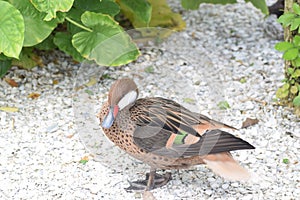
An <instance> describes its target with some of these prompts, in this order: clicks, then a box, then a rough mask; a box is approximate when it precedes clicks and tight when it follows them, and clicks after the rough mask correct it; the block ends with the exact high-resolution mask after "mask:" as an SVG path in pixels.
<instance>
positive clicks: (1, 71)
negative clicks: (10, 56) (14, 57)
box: [0, 60, 11, 78]
mask: <svg viewBox="0 0 300 200" xmlns="http://www.w3.org/2000/svg"><path fill="white" fill-rule="evenodd" d="M10 68H11V60H0V78H2V77H3V76H4V75H5V74H6V73H7V71H8V70H9V69H10Z"/></svg>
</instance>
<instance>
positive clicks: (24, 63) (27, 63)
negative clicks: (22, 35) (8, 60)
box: [12, 47, 37, 69]
mask: <svg viewBox="0 0 300 200" xmlns="http://www.w3.org/2000/svg"><path fill="white" fill-rule="evenodd" d="M32 50H33V48H32V47H31V48H23V50H22V52H21V54H20V58H19V59H18V60H17V59H13V60H12V65H16V66H19V67H22V68H24V69H32V68H34V67H35V66H37V63H36V62H35V61H34V59H32V58H33V57H34V56H35V54H34V53H33V52H32Z"/></svg>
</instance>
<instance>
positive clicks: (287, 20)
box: [277, 13, 297, 27]
mask: <svg viewBox="0 0 300 200" xmlns="http://www.w3.org/2000/svg"><path fill="white" fill-rule="evenodd" d="M295 17H297V16H296V15H295V14H294V13H286V14H283V15H281V16H280V17H279V18H278V20H277V21H278V22H279V23H281V24H282V25H283V26H284V27H287V26H289V25H290V24H291V23H292V19H294V18H295Z"/></svg>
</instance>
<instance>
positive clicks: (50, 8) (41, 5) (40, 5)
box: [30, 0, 74, 21]
mask: <svg viewBox="0 0 300 200" xmlns="http://www.w3.org/2000/svg"><path fill="white" fill-rule="evenodd" d="M30 1H31V3H32V4H33V5H34V7H35V8H36V9H37V10H38V11H40V12H45V13H47V15H46V16H45V18H44V20H45V21H50V20H51V19H53V18H56V12H57V11H61V12H68V11H69V10H70V9H71V7H72V5H73V2H74V0H48V1H46V0H30Z"/></svg>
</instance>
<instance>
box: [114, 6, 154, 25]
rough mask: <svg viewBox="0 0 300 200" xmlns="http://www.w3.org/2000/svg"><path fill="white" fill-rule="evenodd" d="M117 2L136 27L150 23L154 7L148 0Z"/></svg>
mask: <svg viewBox="0 0 300 200" xmlns="http://www.w3.org/2000/svg"><path fill="white" fill-rule="evenodd" d="M117 3H118V4H119V5H120V7H121V10H122V12H123V13H124V15H125V16H126V17H127V18H128V19H129V20H130V21H131V23H132V24H133V26H134V27H135V28H139V27H146V26H148V25H149V22H150V20H151V12H152V7H151V4H150V3H149V2H148V1H147V0H138V1H136V0H117Z"/></svg>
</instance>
